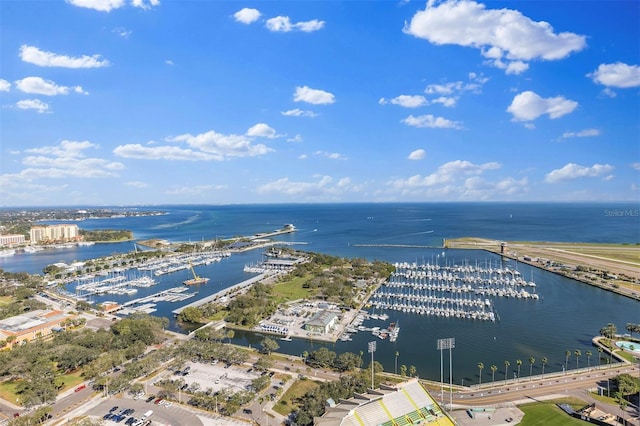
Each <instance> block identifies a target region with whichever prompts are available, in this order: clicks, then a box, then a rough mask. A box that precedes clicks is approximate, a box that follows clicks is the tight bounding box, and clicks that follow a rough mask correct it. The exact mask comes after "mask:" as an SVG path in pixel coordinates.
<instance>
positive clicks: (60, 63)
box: [20, 44, 109, 68]
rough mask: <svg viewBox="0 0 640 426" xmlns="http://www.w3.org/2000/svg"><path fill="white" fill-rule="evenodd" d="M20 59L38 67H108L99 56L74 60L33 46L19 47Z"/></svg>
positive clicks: (107, 63) (106, 61)
mask: <svg viewBox="0 0 640 426" xmlns="http://www.w3.org/2000/svg"><path fill="white" fill-rule="evenodd" d="M20 59H22V61H24V62H28V63H30V64H34V65H38V66H40V67H62V68H101V67H106V66H108V65H109V61H108V60H106V59H102V56H100V55H93V56H87V55H83V56H80V57H75V58H74V57H70V56H66V55H58V54H56V53H52V52H45V51H43V50H40V49H38V48H37V47H35V46H27V45H26V44H23V45H22V46H21V47H20Z"/></svg>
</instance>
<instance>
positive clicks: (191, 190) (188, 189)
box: [164, 185, 213, 196]
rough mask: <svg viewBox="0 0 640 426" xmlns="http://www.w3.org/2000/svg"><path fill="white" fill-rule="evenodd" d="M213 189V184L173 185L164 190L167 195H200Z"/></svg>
mask: <svg viewBox="0 0 640 426" xmlns="http://www.w3.org/2000/svg"><path fill="white" fill-rule="evenodd" d="M211 189H213V186H211V185H188V186H172V187H171V188H168V189H167V190H166V191H164V193H165V194H167V195H190V196H193V195H200V194H203V193H205V192H209V191H211Z"/></svg>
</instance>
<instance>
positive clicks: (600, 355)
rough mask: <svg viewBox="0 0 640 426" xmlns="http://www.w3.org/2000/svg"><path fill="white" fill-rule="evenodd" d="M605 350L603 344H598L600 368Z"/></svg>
mask: <svg viewBox="0 0 640 426" xmlns="http://www.w3.org/2000/svg"><path fill="white" fill-rule="evenodd" d="M603 351H604V349H602V346H598V368H600V366H601V365H602V352H603Z"/></svg>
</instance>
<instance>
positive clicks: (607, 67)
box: [587, 62, 640, 89]
mask: <svg viewBox="0 0 640 426" xmlns="http://www.w3.org/2000/svg"><path fill="white" fill-rule="evenodd" d="M587 77H591V78H592V79H593V81H594V82H595V83H598V84H602V85H604V86H609V87H618V88H622V89H626V88H629V87H638V86H640V67H639V66H638V65H627V64H625V63H622V62H616V63H614V64H600V66H599V67H598V69H597V70H595V71H594V72H592V73H590V74H587Z"/></svg>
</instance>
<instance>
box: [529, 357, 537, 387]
mask: <svg viewBox="0 0 640 426" xmlns="http://www.w3.org/2000/svg"><path fill="white" fill-rule="evenodd" d="M534 362H536V359H535V358H534V357H532V356H530V357H529V381H531V376H532V373H533V363H534Z"/></svg>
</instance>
